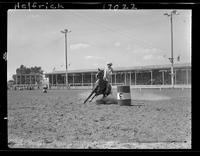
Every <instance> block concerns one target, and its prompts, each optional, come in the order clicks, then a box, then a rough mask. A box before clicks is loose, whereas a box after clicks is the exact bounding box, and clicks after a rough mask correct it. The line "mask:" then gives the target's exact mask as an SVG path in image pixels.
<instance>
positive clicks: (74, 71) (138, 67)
mask: <svg viewBox="0 0 200 156" xmlns="http://www.w3.org/2000/svg"><path fill="white" fill-rule="evenodd" d="M170 67H171V64H167V65H148V66H134V67H114V71H130V70H152V69H165V68H170ZM174 67H175V68H183V67H191V63H182V64H174ZM65 72H66V71H65V70H62V71H53V72H48V73H45V74H46V75H49V74H63V73H65ZM91 72H97V69H80V70H69V71H68V73H91Z"/></svg>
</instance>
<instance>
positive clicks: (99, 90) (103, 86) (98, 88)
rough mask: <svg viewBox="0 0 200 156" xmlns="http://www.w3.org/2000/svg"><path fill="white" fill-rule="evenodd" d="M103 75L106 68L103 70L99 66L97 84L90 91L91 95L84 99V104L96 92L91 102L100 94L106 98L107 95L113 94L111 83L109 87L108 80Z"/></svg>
mask: <svg viewBox="0 0 200 156" xmlns="http://www.w3.org/2000/svg"><path fill="white" fill-rule="evenodd" d="M103 75H104V70H101V69H99V68H98V72H97V74H96V78H97V79H98V81H97V82H96V83H95V86H94V88H93V90H92V92H91V93H90V95H89V96H88V97H87V99H86V100H85V101H84V104H85V103H86V102H87V101H88V99H89V98H90V97H91V96H92V95H93V94H94V96H93V97H92V98H91V100H89V102H91V101H92V100H93V99H94V97H96V96H98V95H101V94H103V98H105V97H106V96H108V95H109V94H111V90H112V87H111V85H110V84H108V88H107V83H108V81H105V80H104V79H103Z"/></svg>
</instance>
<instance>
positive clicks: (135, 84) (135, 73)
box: [135, 71, 137, 85]
mask: <svg viewBox="0 0 200 156" xmlns="http://www.w3.org/2000/svg"><path fill="white" fill-rule="evenodd" d="M136 79H137V74H136V71H135V85H137V84H136V83H137V81H136Z"/></svg>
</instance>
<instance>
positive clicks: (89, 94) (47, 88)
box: [7, 11, 192, 149]
mask: <svg viewBox="0 0 200 156" xmlns="http://www.w3.org/2000/svg"><path fill="white" fill-rule="evenodd" d="M71 12H72V11H71ZM71 12H68V14H67V15H70V13H71ZM172 13H174V14H175V13H176V12H175V11H174V12H172ZM172 13H171V16H172ZM76 14H77V13H76ZM45 16H46V12H45ZM60 16H61V15H60ZM80 16H81V14H80ZM169 16H170V15H169ZM39 17H40V16H39V15H38V16H35V17H34V18H33V17H32V19H31V20H34V19H37V18H39ZM49 17H51V16H49ZM72 17H74V18H75V17H77V16H72ZM78 17H79V16H78ZM78 17H77V19H80V17H79V18H78ZM40 18H44V17H43V16H41V17H40ZM49 19H51V18H49ZM54 20H55V19H54ZM42 21H43V20H42ZM72 21H73V20H72ZM75 21H76V20H75ZM80 21H81V20H77V21H76V22H80ZM144 21H145V20H144ZM59 22H60V21H59ZM59 22H57V23H58V24H59ZM67 22H70V20H69V21H67ZM76 22H74V23H76ZM52 23H53V24H55V23H56V22H54V21H53V22H52ZM72 24H73V23H72ZM18 25H20V26H21V25H23V24H18ZM41 25H42V24H41ZM76 25H77V24H76ZM163 25H165V24H163ZM29 26H30V25H29ZM122 26H123V25H122ZM47 27H49V24H48V25H47ZM14 28H15V27H14ZM52 28H54V27H53V26H52ZM97 28H99V27H97ZM138 28H139V27H138ZM54 29H55V28H54ZM34 30H35V27H34ZM44 30H46V27H45V29H44ZM77 30H78V29H77ZM131 30H132V28H131ZM37 31H39V30H37ZM13 32H16V31H13ZM29 32H30V31H29ZM52 32H53V33H52V34H49V32H48V33H47V36H48V37H51V35H52V36H53V37H52V38H53V40H52V42H50V41H48V42H47V43H48V44H49V43H54V42H55V41H56V42H57V41H58V42H59V43H60V41H63V38H61V37H60V38H59V39H60V40H59V39H57V38H56V39H55V36H56V35H57V29H56V33H54V32H55V30H54V31H52ZM58 32H59V31H58ZM61 32H62V33H63V34H64V35H65V58H64V59H65V64H66V68H65V69H64V70H62V71H61V70H60V71H59V70H53V71H48V72H47V71H45V72H30V73H29V74H19V73H20V72H17V71H18V70H16V73H14V74H13V75H12V77H13V80H12V81H8V84H7V109H8V111H7V112H8V116H7V119H8V124H7V125H8V147H9V148H11V149H16V148H20V149H21V148H22V149H191V146H192V145H191V84H192V81H191V70H192V69H191V63H187V61H185V62H184V61H183V62H178V61H177V62H175V61H173V60H175V59H174V58H173V55H172V53H171V58H169V60H170V62H171V63H170V62H168V64H167V63H166V64H158V63H155V65H141V66H131V65H130V67H129V66H126V67H125V66H122V65H121V64H115V63H114V62H113V60H109V62H111V63H108V62H105V63H102V64H105V66H106V65H110V66H112V68H113V70H112V72H111V73H110V77H109V81H108V80H106V79H105V77H104V72H105V71H106V70H105V66H104V67H102V66H103V65H102V66H100V67H97V68H96V69H95V67H94V66H92V67H94V68H93V69H87V68H86V69H83V68H82V69H81V65H82V64H81V63H80V62H78V63H80V66H79V67H80V68H77V69H76V68H74V69H76V70H72V69H69V68H68V63H69V62H68V61H72V60H67V59H68V58H67V37H66V35H67V33H68V32H69V31H68V29H64V31H61ZM81 32H82V31H81ZM99 32H100V31H98V33H99ZM108 32H109V31H107V33H108ZM117 32H118V31H117ZM42 33H43V32H42ZM59 33H60V32H59ZM36 34H37V35H40V33H36ZM63 34H62V35H63ZM105 34H106V33H105ZM113 34H114V33H113ZM24 35H26V33H24ZM54 35H55V36H54ZM59 35H60V34H59ZM76 35H77V36H80V35H79V32H77V33H76ZM145 35H146V34H145ZM159 35H160V34H159ZM167 35H168V34H167ZM13 36H17V35H13ZM13 36H12V37H13ZM30 36H32V35H30ZM30 36H29V37H30ZM161 36H162V35H161ZM163 36H164V35H163ZM12 37H10V38H12ZM44 37H45V35H44ZM24 38H25V39H26V37H24ZM24 38H23V41H26V40H24ZM36 38H37V40H38V38H40V37H38V36H37V37H36ZM186 38H187V37H186ZM81 41H82V40H81ZM81 41H80V42H81ZM31 42H32V40H31ZM74 42H75V41H74ZM94 42H95V41H94ZM163 42H165V41H163ZM34 43H35V42H34ZM36 43H37V44H40V43H39V41H37V42H36ZM156 44H159V43H156ZM23 45H26V44H23ZM28 45H29V44H28ZM45 45H46V44H45ZM60 45H62V44H60ZM97 45H98V43H97ZM100 45H101V43H100ZM31 46H33V45H31ZM53 46H54V44H53ZM62 46H63V45H62ZM79 46H80V44H79ZM81 46H83V44H82V45H81ZM98 46H99V45H98ZM98 46H96V47H97V48H98ZM118 46H119V44H118V45H117V46H116V47H115V48H116V49H117V48H118ZM133 46H134V45H133ZM38 47H40V46H38ZM41 47H44V46H41ZM47 47H48V46H47ZM47 47H46V46H45V48H47ZM85 47H87V45H86V46H85ZM96 47H95V48H96ZM171 47H172V48H173V46H171ZM28 48H29V47H28ZM55 48H57V47H55ZM99 49H101V48H99ZM99 49H98V50H99ZM108 49H109V48H108ZM29 50H30V49H29ZM56 50H57V49H56ZM76 50H77V49H76ZM117 50H119V53H120V55H121V53H122V52H121V50H120V49H119V48H118V49H117ZM41 51H42V50H41ZM44 51H45V50H44ZM46 51H48V50H46ZM88 51H89V50H88ZM88 51H87V49H86V52H88ZM113 51H114V50H113ZM185 51H186V50H185ZM70 52H71V51H69V54H71V53H70ZM80 52H81V54H83V53H82V49H81V50H80ZM97 52H98V51H97ZM171 52H173V50H171ZM38 53H40V52H38ZM74 53H75V54H77V55H78V53H76V52H74ZM74 53H73V54H74ZM169 53H170V51H169ZM34 54H35V52H34ZM44 54H47V53H44ZM51 54H52V56H51V57H54V55H55V54H54V53H53V52H52V53H51ZM60 54H62V51H61V53H60ZM75 54H74V55H75ZM95 54H96V53H95ZM95 54H94V55H95ZM113 54H115V51H114V52H113ZM132 54H133V55H135V53H132ZM159 54H160V53H159ZM38 55H39V54H38ZM49 55H50V54H49ZM56 55H57V54H56ZM58 55H59V54H58ZM88 55H89V54H88ZM122 55H123V54H122ZM127 55H128V54H127ZM133 55H132V56H133ZM141 55H143V54H141ZM167 55H168V50H167ZM25 56H27V53H26V55H25ZM42 56H44V55H42ZM59 56H60V55H59ZM23 57H24V56H23ZM17 58H18V57H17ZM82 58H84V56H81V57H80V58H79V59H80V60H81V59H82ZM20 59H21V58H20ZM45 59H46V58H45ZM53 59H54V58H53ZM56 59H57V58H56ZM61 59H62V58H61ZM108 59H109V58H106V60H104V61H108ZM136 59H137V57H136ZM24 60H26V59H24ZM40 61H41V60H40ZM87 61H88V60H87ZM95 61H96V60H95ZM101 61H102V60H101ZM129 61H130V60H129ZM131 61H132V60H131ZM167 61H168V60H167ZM167 61H166V62H167ZM88 62H89V61H88ZM116 62H117V61H116ZM152 62H153V61H152ZM188 62H190V61H188ZM42 63H44V62H42ZM45 63H46V62H45ZM59 63H60V62H59ZM70 63H71V62H70ZM89 63H90V62H89ZM98 63H99V62H98ZM106 63H107V64H106ZM140 63H141V64H142V62H140ZM27 64H29V62H28V63H27ZM38 64H40V63H38ZM54 65H55V64H54V63H52V64H51V65H49V66H51V67H52V66H54ZM44 66H46V65H45V64H43V67H41V68H44ZM55 66H56V65H55ZM12 67H13V66H12ZM92 67H91V68H92ZM49 68H50V67H49ZM78 69H79V70H78ZM32 71H34V70H32ZM41 71H42V70H41ZM21 73H23V72H21ZM24 73H26V72H24ZM27 73H28V72H27Z"/></svg>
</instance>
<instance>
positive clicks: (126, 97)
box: [117, 86, 131, 106]
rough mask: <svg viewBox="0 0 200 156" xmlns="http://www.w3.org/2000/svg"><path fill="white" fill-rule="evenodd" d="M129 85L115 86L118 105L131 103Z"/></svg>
mask: <svg viewBox="0 0 200 156" xmlns="http://www.w3.org/2000/svg"><path fill="white" fill-rule="evenodd" d="M130 90H131V89H130V86H117V102H118V104H119V105H128V106H129V105H131V93H130Z"/></svg>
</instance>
